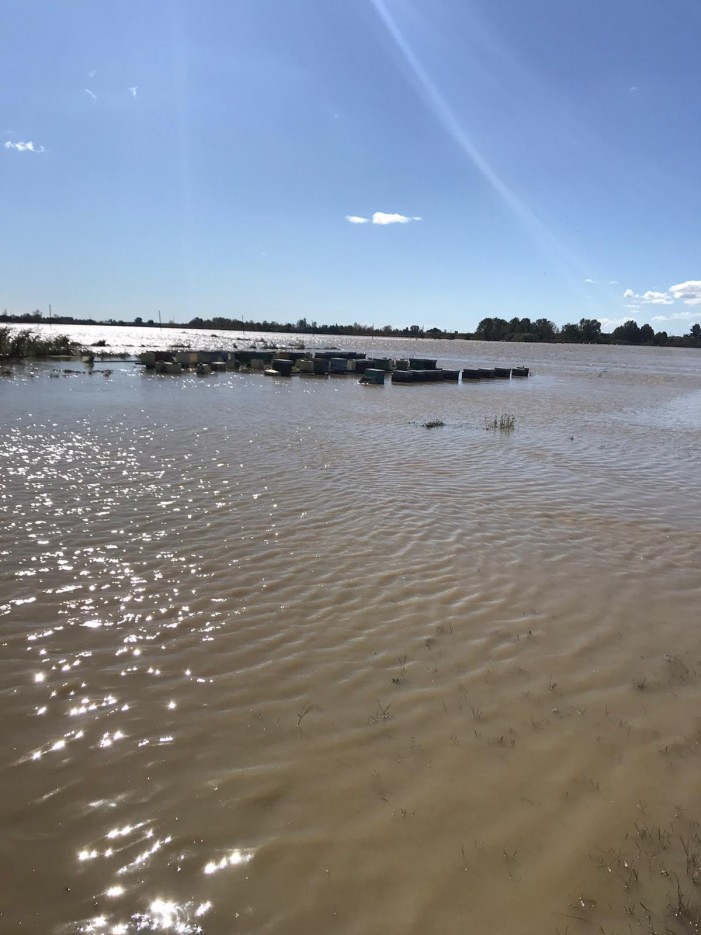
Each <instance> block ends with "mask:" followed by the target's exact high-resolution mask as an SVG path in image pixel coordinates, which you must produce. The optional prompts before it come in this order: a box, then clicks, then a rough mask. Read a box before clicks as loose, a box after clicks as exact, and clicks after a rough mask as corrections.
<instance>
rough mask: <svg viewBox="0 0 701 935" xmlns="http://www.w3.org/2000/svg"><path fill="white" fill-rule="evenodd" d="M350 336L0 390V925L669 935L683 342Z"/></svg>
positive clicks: (695, 415) (684, 863) (692, 513)
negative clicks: (294, 361) (353, 369)
mask: <svg viewBox="0 0 701 935" xmlns="http://www.w3.org/2000/svg"><path fill="white" fill-rule="evenodd" d="M83 330H85V329H83ZM144 330H146V329H141V331H140V332H139V333H137V329H135V330H134V334H133V335H131V336H130V337H129V338H128V339H126V338H125V336H124V334H123V333H122V332H121V331H120V333H119V334H116V332H117V331H118V329H102V330H101V332H100V333H101V334H102V335H104V336H105V338H106V340H107V347H108V348H110V347H111V348H113V349H114V350H119V351H124V350H125V348H126V350H127V351H129V349H130V348H131V349H133V352H137V351H138V350H139V349H141V346H140V345H141V344H142V343H146V342H147V338H150V339H151V343H150V344H148V346H153V341H154V335H153V332H152V330H151V334H148V335H144V334H143V331H144ZM90 336H91V335H89V334H88V335H87V337H88V338H89V337H90ZM93 337H94V335H93ZM166 337H167V339H168V342H169V343H170V342H172V340H173V337H172V335H167V336H165V337H164V338H163V339H162V340H163V342H164V343H165V342H166ZM75 339H76V340H79V341H81V343H90V342H89V341H85V340H84V338H83V337H77V338H75ZM118 339H119V340H121V343H118ZM248 339H250V336H248V338H244V337H241V336H232V335H226V336H222V337H221V339H220V340H221V343H222V344H223V345H224V346H231V345H230V344H227V343H225V342H227V341H231V342H232V343H233V342H234V341H236V340H239V341H244V340H248ZM184 340H187V339H184ZM189 340H190V341H191V342H192V343H193V345H194V346H198V342H199V341H200V340H201V341H202V342H203V344H202V345H199V346H203V345H204V342H206V341H209V344H210V345H211V344H212V343H214V344H216V343H217V342H216V341H214V339H212V338H211V336H209V335H207V336H201V337H200V336H197V335H192V336H191V337H190V339H189ZM270 340H271V341H273V340H274V338H273V337H271V338H270ZM282 342H283V339H280V343H282ZM309 343H317V344H318V345H319V346H321V345H322V344H323V343H325V342H322V341H321V340H319V341H317V342H314V341H313V339H311V340H310V342H309ZM127 344H128V345H129V347H126V345H127ZM362 345H363V342H362V341H361V340H360V339H354V340H349V341H344V347H348V348H355V347H361V346H362ZM372 352H373V353H376V354H379V353H380V352H386V353H388V354H390V355H391V356H405V355H408V354H412V353H413V354H416V355H417V356H435V357H438V358H439V359H440V360H441V361H442V362H443V363H444V364H445V366H450V365H453V364H463V365H464V366H467V365H468V364H470V363H474V364H475V365H492V364H496V365H500V363H501V362H502V361H504V362H505V363H506V364H507V365H508V364H511V363H513V364H517V363H524V364H526V365H529V366H531V367H533V369H534V371H535V372H534V375H533V376H532V377H531V378H529V379H528V380H523V381H517V380H511V381H503V382H501V381H500V382H499V383H492V382H490V383H479V384H476V385H471V386H462V385H460V386H458V385H455V384H438V385H437V384H429V385H422V386H415V387H399V386H389V385H386V386H384V387H363V386H359V385H358V383H357V382H356V381H355V380H353V379H351V378H337V379H329V380H305V379H303V378H293V379H291V380H287V381H283V380H277V379H268V378H266V377H263V376H258V375H252V374H251V375H246V374H238V373H225V374H219V375H216V376H212V377H211V378H207V379H199V378H197V377H195V376H190V375H179V376H175V377H168V376H159V375H155V374H146V373H143V372H141V371H140V370H139V369H137V368H135V367H134V366H133V365H132V364H130V363H117V364H113V363H110V364H109V365H105V366H109V367H110V369H111V374H110V375H109V377H106V378H105V377H104V376H103V375H102V374H101V373H100V372H99V371H100V365H99V364H98V366H96V367H95V368H94V371H93V375H92V376H91V375H90V371H88V370H87V368H86V369H85V372H84V373H83V372H77V373H70V374H66V375H62V376H61V378H60V379H52V378H51V371H52V367H51V365H48V364H47V365H42V364H28V365H25V366H20V367H15V368H12V370H11V371H10V375H9V376H4V377H3V378H2V379H0V398H1V399H2V403H3V406H2V432H3V444H2V446H0V498H1V499H0V553H1V554H2V558H3V560H2V565H0V640H1V641H2V645H3V653H2V657H1V661H0V666H1V672H2V678H1V680H0V691H1V692H2V701H3V704H2V707H1V708H0V718H1V719H2V722H1V724H0V727H1V730H0V738H1V739H0V744H2V763H3V764H4V765H3V768H2V772H1V773H0V791H1V793H2V794H1V795H0V813H1V815H2V824H3V829H4V836H3V842H2V845H0V847H2V849H3V851H4V858H5V859H4V861H3V864H4V866H5V867H6V870H5V871H4V892H5V896H4V898H3V903H2V907H1V909H2V915H0V930H1V931H7V932H15V931H28V932H42V933H43V932H55V933H71V932H75V933H78V932H81V933H83V932H84V933H88V932H110V933H115V935H117V933H121V935H125V933H129V935H131V933H132V932H138V931H150V930H153V931H159V930H163V931H174V932H185V933H188V932H200V931H201V932H204V933H207V935H220V933H221V935H224V933H235V932H241V933H261V932H269V933H283V932H284V933H285V935H288V933H299V935H302V933H308V932H326V931H331V930H334V931H337V932H342V933H363V935H365V933H370V932H382V933H397V935H399V933H416V935H424V933H436V935H438V933H447V932H450V933H452V932H478V931H480V932H494V933H499V932H503V933H524V935H541V933H553V935H555V933H558V932H559V933H560V935H564V932H566V931H568V932H569V933H570V935H573V933H577V932H580V931H581V932H582V933H587V932H599V931H603V932H604V933H607V935H609V933H614V932H630V931H633V932H647V933H651V932H660V933H664V932H674V933H678V935H682V933H688V932H696V931H698V930H699V926H700V925H701V909H699V908H698V907H699V906H701V891H700V884H701V856H699V855H701V826H700V825H699V824H698V822H699V821H701V802H700V801H699V796H698V771H699V766H700V764H701V722H700V720H699V700H700V698H701V654H700V652H699V644H698V636H697V627H698V606H699V599H700V597H701V583H700V582H699V576H698V569H699V564H700V560H701V550H700V544H701V537H700V526H701V521H700V520H699V517H701V492H700V489H699V485H698V476H699V467H700V466H701V442H699V438H700V437H701V436H700V435H699V429H700V428H701V406H700V405H699V403H700V402H701V379H700V378H701V356H699V355H698V354H697V353H696V352H694V351H680V350H665V349H663V350H656V349H634V348H615V347H604V348H597V347H556V346H543V347H533V346H528V347H518V348H515V347H511V346H508V345H498V346H485V345H483V344H482V345H479V344H467V343H462V342H416V343H414V344H412V343H411V342H405V341H397V342H386V343H385V344H377V345H374V346H373V348H372ZM502 414H509V416H512V417H513V425H512V427H511V429H510V430H509V431H499V430H498V428H497V430H490V431H487V430H485V429H486V427H488V426H489V423H490V421H491V420H493V419H494V418H495V417H496V418H499V417H500V416H501V415H502ZM429 423H431V424H434V426H433V428H432V430H431V431H426V428H425V426H426V425H427V424H429ZM497 425H498V423H497Z"/></svg>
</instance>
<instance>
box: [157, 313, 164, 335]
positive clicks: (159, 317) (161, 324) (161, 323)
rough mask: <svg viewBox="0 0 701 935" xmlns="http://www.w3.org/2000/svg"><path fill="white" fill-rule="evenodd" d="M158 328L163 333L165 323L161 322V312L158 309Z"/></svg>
mask: <svg viewBox="0 0 701 935" xmlns="http://www.w3.org/2000/svg"><path fill="white" fill-rule="evenodd" d="M158 327H159V328H160V329H161V331H163V322H162V321H161V310H160V308H159V309H158Z"/></svg>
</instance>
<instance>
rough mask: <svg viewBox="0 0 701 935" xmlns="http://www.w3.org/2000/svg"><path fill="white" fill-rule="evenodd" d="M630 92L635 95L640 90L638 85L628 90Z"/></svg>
mask: <svg viewBox="0 0 701 935" xmlns="http://www.w3.org/2000/svg"><path fill="white" fill-rule="evenodd" d="M628 90H629V91H630V93H631V94H635V92H636V91H637V90H638V88H637V85H634V84H632V85H631V86H630V87H629V88H628Z"/></svg>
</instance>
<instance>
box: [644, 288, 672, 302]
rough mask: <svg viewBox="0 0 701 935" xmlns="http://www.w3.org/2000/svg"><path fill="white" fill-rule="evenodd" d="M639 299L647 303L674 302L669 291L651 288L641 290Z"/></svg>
mask: <svg viewBox="0 0 701 935" xmlns="http://www.w3.org/2000/svg"><path fill="white" fill-rule="evenodd" d="M641 299H642V301H643V302H646V303H648V304H649V305H671V304H672V302H674V299H673V298H672V297H671V295H669V293H667V292H655V291H654V290H653V289H648V291H647V292H643V294H642V296H641Z"/></svg>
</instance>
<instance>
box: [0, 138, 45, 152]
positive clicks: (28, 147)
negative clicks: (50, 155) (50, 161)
mask: <svg viewBox="0 0 701 935" xmlns="http://www.w3.org/2000/svg"><path fill="white" fill-rule="evenodd" d="M5 149H16V150H17V152H18V153H43V152H44V147H43V146H36V145H35V144H34V143H32V141H31V140H29V141H28V142H27V143H11V142H10V140H8V141H7V142H6V143H5Z"/></svg>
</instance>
